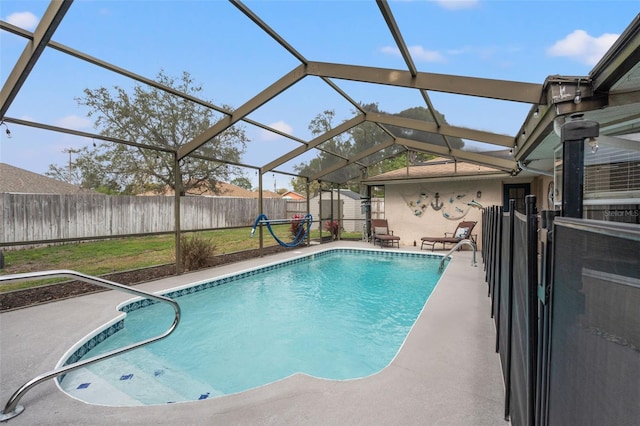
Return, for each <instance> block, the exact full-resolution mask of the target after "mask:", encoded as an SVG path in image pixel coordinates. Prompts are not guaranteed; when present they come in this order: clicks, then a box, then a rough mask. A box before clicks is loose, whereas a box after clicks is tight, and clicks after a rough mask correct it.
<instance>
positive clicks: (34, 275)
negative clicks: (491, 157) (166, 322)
mask: <svg viewBox="0 0 640 426" xmlns="http://www.w3.org/2000/svg"><path fill="white" fill-rule="evenodd" d="M45 277H68V278H73V279H75V280H78V281H84V282H86V283H89V284H95V285H98V286H101V287H106V288H109V289H112V290H118V291H123V292H125V293H130V294H134V295H136V296H141V297H145V298H149V299H155V300H157V301H159V302H165V303H168V304H169V305H171V307H172V308H173V310H174V311H175V317H174V320H173V324H171V327H169V329H168V330H167V331H165V332H164V333H162V334H160V335H158V336H156V337H151V338H149V339H146V340H142V341H140V342H138V343H133V344H131V345H128V346H125V347H122V348H120V349H114V350H112V351H109V352H106V353H104V354H101V355H96V356H94V357H91V358H88V359H85V360H82V361H78V362H76V363H73V364H69V365H65V366H63V367H60V368H57V369H55V370H52V371H49V372H47V373H43V374H40V375H39V376H36V377H34V378H33V379H31V380H29V381H28V382H27V383H25V384H24V385H22V386H21V387H20V389H18V390H17V391H16V392H15V393H14V394H13V395H11V398H9V401H7V405H6V406H5V407H4V410H3V411H2V412H1V413H0V422H4V421H7V420H9V419H11V418H13V417H15V416H17V415H18V414H20V413H22V411H24V407H23V406H21V405H18V402H20V399H21V398H22V397H23V396H24V394H25V393H27V392H28V391H29V390H30V389H31V388H32V387H34V386H36V385H38V384H40V383H42V382H44V381H46V380H49V379H52V378H54V377H58V376H60V375H62V374H64V373H66V372H68V371H71V370H75V369H78V368H81V367H84V366H86V365H89V364H93V363H94V362H98V361H102V360H105V359H107V358H111V357H113V356H115V355H119V354H122V353H125V352H128V351H130V350H132V349H135V348H138V347H140V346H144V345H147V344H149V343H152V342H155V341H157V340H160V339H164V338H165V337H167V336H168V335H169V334H171V333H172V332H173V331H174V330H175V329H176V327H177V326H178V323H179V322H180V305H178V303H177V302H176V301H174V300H172V299H170V298H168V297H165V296H159V295H155V294H152V293H148V292H146V291H142V290H136V289H134V288H131V287H127V286H125V285H123V284H118V283H115V282H113V281H108V280H105V279H103V278H98V277H92V276H90V275H85V274H81V273H80V272H76V271H71V270H64V269H61V270H53V271H40V272H28V273H24V274H13V275H3V276H0V284H5V283H10V282H21V281H31V280H35V279H38V278H45Z"/></svg>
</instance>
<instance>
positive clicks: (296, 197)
mask: <svg viewBox="0 0 640 426" xmlns="http://www.w3.org/2000/svg"><path fill="white" fill-rule="evenodd" d="M282 198H289V199H292V200H304V199H305V198H304V195H302V194H298V193H297V192H295V191H287V192H285V193H284V194H282Z"/></svg>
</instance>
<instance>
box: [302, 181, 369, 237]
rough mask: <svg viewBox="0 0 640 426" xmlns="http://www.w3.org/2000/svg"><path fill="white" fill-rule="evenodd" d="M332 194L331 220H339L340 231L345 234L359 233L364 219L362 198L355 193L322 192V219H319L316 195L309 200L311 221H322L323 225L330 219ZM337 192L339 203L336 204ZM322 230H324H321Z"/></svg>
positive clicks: (348, 191)
mask: <svg viewBox="0 0 640 426" xmlns="http://www.w3.org/2000/svg"><path fill="white" fill-rule="evenodd" d="M332 192H333V219H334V220H340V222H341V224H342V230H343V231H345V232H360V231H361V230H362V225H363V223H364V221H365V219H366V217H365V214H364V212H363V211H362V208H361V206H362V203H361V201H362V196H361V195H360V194H358V193H357V192H354V191H350V190H348V189H340V190H338V189H334V190H332V191H322V217H320V196H319V195H316V196H315V197H313V198H311V200H310V207H309V209H310V210H311V212H310V213H311V214H312V215H313V220H314V221H316V222H319V221H320V220H321V219H322V223H323V224H324V223H325V222H327V221H328V220H329V218H330V217H331V212H332V210H331V197H332ZM338 192H339V193H340V203H338ZM323 229H324V228H323Z"/></svg>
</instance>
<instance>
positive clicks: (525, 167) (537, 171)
mask: <svg viewBox="0 0 640 426" xmlns="http://www.w3.org/2000/svg"><path fill="white" fill-rule="evenodd" d="M518 168H520V169H521V170H524V171H525V172H531V173H536V174H538V175H544V176H549V177H553V172H547V171H545V170H539V169H532V168H530V167H527V166H526V165H525V164H524V163H523V162H522V161H518Z"/></svg>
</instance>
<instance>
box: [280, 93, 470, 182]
mask: <svg viewBox="0 0 640 426" xmlns="http://www.w3.org/2000/svg"><path fill="white" fill-rule="evenodd" d="M360 108H361V109H362V110H363V111H367V112H376V113H384V112H382V111H380V109H379V107H378V104H376V103H370V104H361V105H360ZM353 113H354V115H355V114H359V113H360V111H354V112H353ZM435 114H436V117H437V118H438V121H439V122H440V123H446V120H445V118H444V116H442V115H441V114H440V113H438V112H437V111H436V112H435ZM393 115H397V116H399V117H404V118H411V119H414V120H423V121H429V122H433V121H434V119H433V117H432V115H431V113H430V112H429V110H428V109H426V108H424V107H414V108H409V109H406V110H403V111H401V112H399V113H397V114H393ZM334 118H335V113H334V111H324V112H323V113H321V114H318V116H316V118H314V119H313V120H312V121H311V123H310V124H309V129H310V130H311V132H312V134H313V135H314V136H317V135H320V134H323V133H326V132H327V131H329V130H330V129H332V128H333V127H335V126H334V125H333V119H334ZM385 127H386V128H387V130H389V132H390V133H391V134H393V135H395V136H396V137H405V138H408V139H413V140H415V141H419V142H425V143H429V144H434V145H441V146H444V145H445V142H444V139H443V137H442V136H441V135H438V134H433V133H428V132H422V131H416V130H410V129H403V128H400V127H398V126H392V125H385ZM390 137H391V136H389V134H388V133H387V132H385V131H384V130H383V129H382V128H381V127H380V126H379V125H377V124H376V123H372V122H365V123H362V124H360V125H358V126H356V127H354V128H352V129H350V130H349V131H348V132H345V133H343V134H341V135H339V136H336V137H334V138H332V139H331V140H329V141H326V142H324V143H322V144H321V145H320V147H321V148H322V149H323V150H324V151H320V152H319V154H318V155H317V156H316V158H313V159H311V160H310V161H309V162H307V163H301V164H298V165H296V166H295V170H296V172H297V173H298V174H300V175H302V176H313V175H314V174H316V173H318V172H319V171H320V170H322V169H323V168H326V167H328V166H330V165H332V164H334V163H335V161H339V160H338V157H337V156H336V155H332V154H331V153H333V154H338V155H342V156H344V157H347V158H349V157H352V156H353V155H355V154H357V153H359V152H363V151H365V150H366V149H369V148H370V147H373V146H376V145H379V144H381V143H383V142H385V141H386V140H388V139H389V138H390ZM448 142H449V144H450V145H451V146H452V147H453V148H460V147H462V146H463V145H464V142H463V141H462V139H460V138H448ZM426 148H427V147H426ZM327 151H328V152H329V153H328V152H327ZM433 157H434V155H431V154H428V153H425V152H415V151H411V152H406V151H400V152H399V151H398V149H397V147H394V146H392V147H388V148H383V149H381V150H380V151H378V152H376V153H374V154H372V155H370V156H368V157H367V158H366V159H363V160H362V161H363V162H364V163H366V164H367V165H368V172H369V175H376V174H380V173H384V172H387V171H391V170H396V169H399V168H402V167H406V166H407V165H408V164H409V165H411V164H417V163H420V162H423V161H427V160H429V159H431V158H433ZM355 167H356V166H355V165H351V166H349V167H345V168H343V169H341V170H338V171H336V172H334V173H333V174H332V178H334V179H335V180H337V181H338V182H346V184H347V186H348V187H349V188H350V189H352V190H354V191H358V189H359V188H358V183H357V181H355V180H354V179H355V178H356V176H354V174H357V170H355ZM291 184H292V186H293V188H294V190H295V191H298V192H301V191H304V190H305V188H306V179H305V178H303V177H298V178H294V179H292V181H291ZM318 188H319V186H318V185H317V184H315V183H313V182H312V183H310V189H311V190H312V193H313V194H314V195H315V194H317V191H318Z"/></svg>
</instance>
